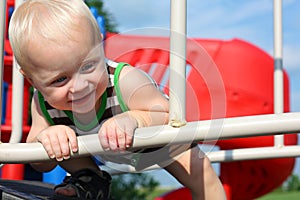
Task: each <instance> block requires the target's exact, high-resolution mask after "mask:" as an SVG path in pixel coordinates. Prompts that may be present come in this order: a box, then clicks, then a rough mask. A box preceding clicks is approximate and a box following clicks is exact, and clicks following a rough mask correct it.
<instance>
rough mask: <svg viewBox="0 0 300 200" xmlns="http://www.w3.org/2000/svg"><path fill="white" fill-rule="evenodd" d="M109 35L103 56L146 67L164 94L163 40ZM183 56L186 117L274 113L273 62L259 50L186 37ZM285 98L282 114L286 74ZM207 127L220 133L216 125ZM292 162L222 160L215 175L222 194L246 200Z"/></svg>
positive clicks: (258, 141)
mask: <svg viewBox="0 0 300 200" xmlns="http://www.w3.org/2000/svg"><path fill="white" fill-rule="evenodd" d="M108 36H109V37H108V39H107V40H106V41H105V47H106V55H107V57H108V58H110V59H113V60H119V61H122V62H128V63H130V64H132V65H134V66H137V67H139V68H141V69H143V70H145V71H146V72H147V73H149V74H150V75H151V76H152V77H154V79H155V80H156V81H157V82H158V83H159V84H160V85H161V87H162V88H163V89H164V90H165V92H167V93H168V92H169V91H168V78H167V77H168V73H169V72H168V65H169V51H168V49H169V40H168V38H164V37H143V36H130V35H112V34H109V35H108ZM186 57H187V107H186V112H187V120H188V121H198V120H204V119H217V118H224V117H235V116H248V115H257V114H268V113H273V103H274V102H273V63H274V61H273V59H272V57H271V56H269V55H268V54H266V53H265V52H264V51H262V50H260V49H259V48H257V47H255V46H254V45H252V44H250V43H247V42H245V41H242V40H239V39H233V40H229V41H222V40H200V39H188V41H187V55H186ZM284 101H285V104H284V112H288V111H289V83H288V77H287V75H286V74H284ZM219 125H220V124H219ZM216 127H218V124H216ZM220 127H221V126H220ZM211 131H220V128H219V129H218V128H215V129H212V130H211ZM284 138H285V145H292V144H296V143H297V135H296V134H289V135H285V136H284ZM215 145H217V146H219V147H220V149H237V148H248V147H262V146H272V145H273V136H261V137H252V138H243V139H231V140H224V141H221V140H220V141H218V142H217V143H216V144H215ZM294 163H295V159H294V158H286V159H266V160H251V161H238V162H229V163H221V174H220V178H221V180H222V183H223V186H224V188H225V191H226V194H227V198H228V199H229V200H230V199H238V200H240V199H243V200H248V199H249V200H250V199H254V198H257V197H259V196H261V195H263V194H266V193H268V192H270V191H271V190H273V189H275V188H276V187H278V186H280V185H281V184H282V183H283V181H284V180H286V178H287V177H288V176H289V175H290V174H291V172H292V170H293V167H294ZM158 199H160V200H169V199H170V200H171V199H191V196H190V193H189V190H187V189H186V188H181V189H178V190H176V191H172V192H170V193H168V194H166V195H164V196H162V197H159V198H157V200H158Z"/></svg>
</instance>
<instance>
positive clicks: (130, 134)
mask: <svg viewBox="0 0 300 200" xmlns="http://www.w3.org/2000/svg"><path fill="white" fill-rule="evenodd" d="M125 128H126V131H125V132H126V134H125V135H126V140H125V148H129V147H130V146H131V145H132V141H133V133H134V130H135V129H134V128H132V127H127V126H126V127H125Z"/></svg>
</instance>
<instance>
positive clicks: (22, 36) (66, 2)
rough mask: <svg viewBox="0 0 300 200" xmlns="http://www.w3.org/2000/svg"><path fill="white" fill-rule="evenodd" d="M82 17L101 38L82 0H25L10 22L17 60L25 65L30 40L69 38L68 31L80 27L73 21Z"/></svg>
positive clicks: (93, 19) (97, 27)
mask: <svg viewBox="0 0 300 200" xmlns="http://www.w3.org/2000/svg"><path fill="white" fill-rule="evenodd" d="M82 18H85V19H87V21H88V22H89V23H90V25H91V27H92V31H93V32H94V35H95V37H99V39H100V38H101V33H100V30H99V26H98V24H97V21H96V20H95V18H94V16H93V15H92V13H91V12H90V10H89V8H88V7H87V6H86V4H85V3H84V2H83V0H27V1H25V2H24V3H23V4H22V5H20V6H19V7H18V8H17V9H16V10H15V11H14V13H13V15H12V18H11V20H10V24H9V40H10V44H11V47H12V50H13V52H14V55H15V58H16V60H17V62H18V63H19V64H20V65H21V67H22V66H23V65H25V62H26V61H25V55H26V49H28V48H30V47H28V46H26V45H28V43H29V41H32V40H36V39H38V38H45V39H46V40H51V41H53V42H59V41H58V40H59V39H60V41H61V36H64V37H67V38H68V39H72V38H71V36H70V34H69V33H70V31H76V30H77V29H78V28H79V27H78V25H77V24H76V23H75V22H76V21H77V20H78V19H82Z"/></svg>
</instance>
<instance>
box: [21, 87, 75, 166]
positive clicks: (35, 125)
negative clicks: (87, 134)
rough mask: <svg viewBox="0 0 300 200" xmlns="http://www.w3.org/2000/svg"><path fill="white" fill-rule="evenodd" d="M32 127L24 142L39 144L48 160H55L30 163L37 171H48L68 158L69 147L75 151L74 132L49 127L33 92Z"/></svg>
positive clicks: (63, 127) (61, 126)
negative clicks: (46, 154) (41, 145)
mask: <svg viewBox="0 0 300 200" xmlns="http://www.w3.org/2000/svg"><path fill="white" fill-rule="evenodd" d="M31 115H32V125H31V129H30V131H29V134H28V137H27V140H26V142H27V143H31V142H40V143H42V144H43V146H44V148H45V150H46V151H47V153H48V155H49V157H50V158H56V160H53V161H51V162H42V163H32V166H33V167H34V168H35V169H36V170H38V171H50V170H51V169H53V168H54V167H55V166H56V165H57V161H62V160H63V159H64V158H65V159H67V158H69V157H70V147H71V148H72V151H73V152H76V151H77V148H78V146H77V139H76V134H75V132H74V131H73V130H72V129H71V128H69V127H67V126H63V125H60V126H50V125H49V124H48V122H47V121H46V119H45V118H44V116H43V114H42V112H41V110H40V106H39V101H38V97H37V92H35V94H34V96H33V99H32V104H31Z"/></svg>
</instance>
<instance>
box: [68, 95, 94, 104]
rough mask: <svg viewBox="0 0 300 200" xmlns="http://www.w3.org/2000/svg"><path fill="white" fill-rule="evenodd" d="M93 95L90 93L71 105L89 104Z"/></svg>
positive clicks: (75, 100)
mask: <svg viewBox="0 0 300 200" xmlns="http://www.w3.org/2000/svg"><path fill="white" fill-rule="evenodd" d="M92 94H93V93H89V94H87V95H85V96H83V97H81V98H79V99H73V100H71V101H70V102H71V103H75V104H83V103H85V102H87V101H88V100H89V99H90V98H91V96H92Z"/></svg>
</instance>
